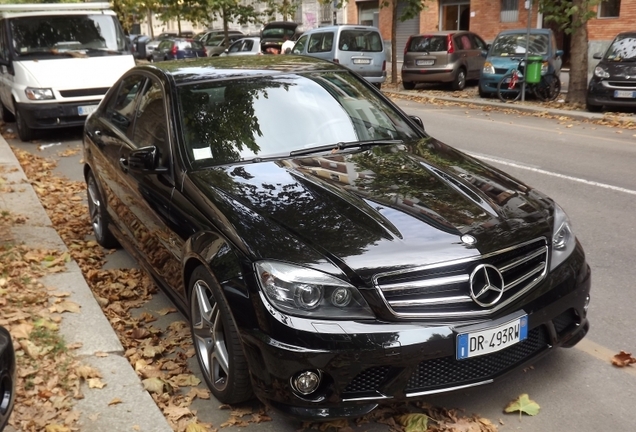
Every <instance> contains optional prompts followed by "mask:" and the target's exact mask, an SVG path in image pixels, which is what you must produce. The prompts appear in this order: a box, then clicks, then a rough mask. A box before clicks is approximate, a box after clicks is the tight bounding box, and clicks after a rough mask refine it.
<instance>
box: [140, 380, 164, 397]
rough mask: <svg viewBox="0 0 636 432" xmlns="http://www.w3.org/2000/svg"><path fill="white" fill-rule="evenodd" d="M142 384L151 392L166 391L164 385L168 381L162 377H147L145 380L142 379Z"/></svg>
mask: <svg viewBox="0 0 636 432" xmlns="http://www.w3.org/2000/svg"><path fill="white" fill-rule="evenodd" d="M141 384H142V385H143V386H144V389H145V390H147V391H149V392H150V393H157V394H162V393H165V391H164V387H165V385H166V383H165V381H164V380H162V379H161V378H157V377H155V378H146V379H145V380H142V381H141Z"/></svg>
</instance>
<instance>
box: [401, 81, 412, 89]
mask: <svg viewBox="0 0 636 432" xmlns="http://www.w3.org/2000/svg"><path fill="white" fill-rule="evenodd" d="M402 87H404V90H413V89H414V88H415V83H414V82H408V81H402Z"/></svg>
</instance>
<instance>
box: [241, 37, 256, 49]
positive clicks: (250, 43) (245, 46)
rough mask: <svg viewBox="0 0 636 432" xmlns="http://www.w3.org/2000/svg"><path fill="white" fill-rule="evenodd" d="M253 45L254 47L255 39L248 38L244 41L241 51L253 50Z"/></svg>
mask: <svg viewBox="0 0 636 432" xmlns="http://www.w3.org/2000/svg"><path fill="white" fill-rule="evenodd" d="M253 47H254V41H253V40H251V39H247V40H245V41H243V49H241V51H252V48H253Z"/></svg>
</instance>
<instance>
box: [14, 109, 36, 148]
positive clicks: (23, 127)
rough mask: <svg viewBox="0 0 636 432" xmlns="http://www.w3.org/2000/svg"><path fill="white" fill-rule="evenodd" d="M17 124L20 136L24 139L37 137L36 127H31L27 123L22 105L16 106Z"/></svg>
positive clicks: (31, 139)
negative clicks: (21, 108)
mask: <svg viewBox="0 0 636 432" xmlns="http://www.w3.org/2000/svg"><path fill="white" fill-rule="evenodd" d="M15 126H16V129H18V136H19V137H20V139H21V140H22V141H25V142H26V141H33V140H34V139H35V138H36V131H35V129H31V128H30V127H29V125H28V124H27V122H26V120H25V119H24V116H23V115H22V112H21V110H20V107H16V108H15Z"/></svg>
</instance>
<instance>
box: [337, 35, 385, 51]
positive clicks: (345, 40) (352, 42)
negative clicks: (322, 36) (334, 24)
mask: <svg viewBox="0 0 636 432" xmlns="http://www.w3.org/2000/svg"><path fill="white" fill-rule="evenodd" d="M339 48H340V49H341V50H343V51H361V52H380V51H382V39H381V38H380V33H378V32H377V31H375V30H343V31H342V33H341V34H340V46H339Z"/></svg>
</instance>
